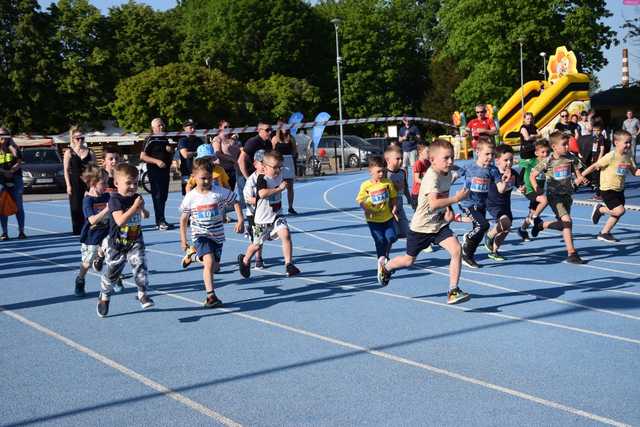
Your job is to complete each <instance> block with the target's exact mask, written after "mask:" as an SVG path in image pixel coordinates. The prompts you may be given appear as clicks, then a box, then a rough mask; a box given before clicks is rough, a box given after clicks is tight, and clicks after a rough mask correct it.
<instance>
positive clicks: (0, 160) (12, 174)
mask: <svg viewBox="0 0 640 427" xmlns="http://www.w3.org/2000/svg"><path fill="white" fill-rule="evenodd" d="M21 163H22V158H21V155H20V149H19V148H18V145H17V144H16V143H15V142H14V141H13V138H11V133H10V132H9V130H8V129H5V128H0V188H2V189H3V190H5V191H8V192H9V194H10V195H11V197H12V198H13V200H14V201H15V203H16V208H17V211H16V220H17V221H18V239H26V238H27V236H26V235H25V234H24V208H23V204H22V193H23V191H24V183H23V181H22V169H21V168H20V164H21ZM0 222H1V223H2V235H0V240H8V239H9V217H7V216H4V215H3V216H0Z"/></svg>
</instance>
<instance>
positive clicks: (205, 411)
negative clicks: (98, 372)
mask: <svg viewBox="0 0 640 427" xmlns="http://www.w3.org/2000/svg"><path fill="white" fill-rule="evenodd" d="M0 313H4V314H5V315H7V316H9V317H11V318H12V319H14V320H17V321H18V322H20V323H22V324H24V325H26V326H28V327H30V328H33V329H35V330H36V331H39V332H41V333H43V334H45V335H48V336H49V337H51V338H54V339H56V340H58V341H60V342H62V343H63V344H65V345H67V346H69V347H71V348H72V349H74V350H76V351H79V352H80V353H83V354H85V355H87V356H89V357H91V358H92V359H95V360H97V361H98V362H100V363H102V364H104V365H106V366H108V367H109V368H111V369H114V370H116V371H118V372H120V373H121V374H124V375H126V376H127V377H129V378H131V379H133V380H136V381H138V382H140V383H142V384H143V385H145V386H147V387H149V388H151V389H152V390H155V391H157V392H158V393H160V394H162V395H164V396H166V397H168V398H171V399H173V400H175V401H176V402H179V403H182V404H183V405H185V406H186V407H188V408H189V409H192V410H194V411H196V412H199V413H200V414H202V415H204V416H206V417H209V418H211V419H213V420H215V421H217V422H219V423H221V424H224V425H226V426H230V427H241V426H242V424H239V423H237V422H235V421H233V420H232V419H230V418H227V417H225V416H224V415H222V414H220V413H218V412H216V411H214V410H213V409H211V408H208V407H206V406H204V405H203V404H201V403H198V402H196V401H195V400H191V399H189V398H188V397H187V396H185V395H183V394H180V393H178V392H177V391H174V390H172V389H171V388H169V387H167V386H165V385H162V384H160V383H158V382H156V381H153V380H152V379H150V378H147V377H145V376H144V375H142V374H140V373H138V372H136V371H134V370H133V369H130V368H127V367H126V366H124V365H122V364H121V363H118V362H116V361H115V360H113V359H109V358H108V357H107V356H104V355H103V354H100V353H98V352H96V351H94V350H92V349H90V348H89V347H86V346H84V345H82V344H79V343H77V342H76V341H73V340H72V339H69V338H67V337H65V336H64V335H61V334H59V333H57V332H55V331H52V330H51V329H49V328H47V327H45V326H43V325H41V324H39V323H37V322H34V321H33V320H29V319H27V318H26V317H24V316H22V315H20V314H18V313H15V312H14V311H11V310H7V309H6V308H4V307H3V306H0Z"/></svg>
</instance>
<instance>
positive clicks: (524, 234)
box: [518, 227, 531, 242]
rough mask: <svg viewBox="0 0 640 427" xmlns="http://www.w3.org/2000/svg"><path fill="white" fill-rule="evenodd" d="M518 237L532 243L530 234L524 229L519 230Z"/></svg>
mask: <svg viewBox="0 0 640 427" xmlns="http://www.w3.org/2000/svg"><path fill="white" fill-rule="evenodd" d="M518 236H520V238H521V239H522V241H523V242H530V241H531V239H530V238H529V233H527V230H525V229H524V228H522V227H519V228H518Z"/></svg>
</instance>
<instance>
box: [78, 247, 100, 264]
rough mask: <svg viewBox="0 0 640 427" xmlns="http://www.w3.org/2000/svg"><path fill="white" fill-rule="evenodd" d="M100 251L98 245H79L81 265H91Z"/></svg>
mask: <svg viewBox="0 0 640 427" xmlns="http://www.w3.org/2000/svg"><path fill="white" fill-rule="evenodd" d="M99 250H100V245H87V244H85V243H82V244H81V245H80V254H82V263H83V264H85V265H91V263H92V262H93V260H94V259H96V256H98V251H99Z"/></svg>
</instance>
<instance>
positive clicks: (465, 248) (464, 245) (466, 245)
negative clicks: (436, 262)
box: [462, 233, 469, 254]
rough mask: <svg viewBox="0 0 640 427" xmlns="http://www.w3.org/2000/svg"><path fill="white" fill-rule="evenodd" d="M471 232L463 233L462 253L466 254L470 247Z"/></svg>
mask: <svg viewBox="0 0 640 427" xmlns="http://www.w3.org/2000/svg"><path fill="white" fill-rule="evenodd" d="M468 234H469V233H464V234H463V235H462V253H463V254H465V253H467V252H468V248H469V236H468Z"/></svg>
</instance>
